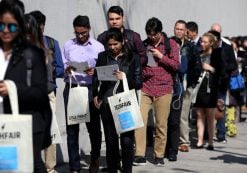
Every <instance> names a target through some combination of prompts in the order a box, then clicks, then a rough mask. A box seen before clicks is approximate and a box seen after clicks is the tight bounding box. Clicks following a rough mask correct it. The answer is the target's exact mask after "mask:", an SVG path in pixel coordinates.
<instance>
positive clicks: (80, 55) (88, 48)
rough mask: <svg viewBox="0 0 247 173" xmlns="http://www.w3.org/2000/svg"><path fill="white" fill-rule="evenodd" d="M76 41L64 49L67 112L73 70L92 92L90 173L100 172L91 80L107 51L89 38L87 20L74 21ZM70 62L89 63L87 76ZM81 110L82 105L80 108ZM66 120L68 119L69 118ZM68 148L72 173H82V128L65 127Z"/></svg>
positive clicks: (87, 124)
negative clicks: (80, 136)
mask: <svg viewBox="0 0 247 173" xmlns="http://www.w3.org/2000/svg"><path fill="white" fill-rule="evenodd" d="M73 27H74V33H75V38H73V39H71V40H69V41H67V42H66V43H65V45H64V49H63V63H64V68H65V73H66V75H65V76H66V77H65V79H64V81H65V83H66V85H65V89H64V103H65V110H66V111H65V112H67V104H68V95H69V75H70V74H71V70H73V71H74V72H75V77H76V80H77V81H78V82H79V84H80V86H86V87H88V92H89V107H90V108H89V109H90V122H89V123H86V126H87V130H88V132H89V138H90V142H91V163H90V166H89V173H96V172H98V171H99V157H100V149H101V138H102V137H101V136H102V135H101V129H100V127H101V125H100V116H99V112H98V109H97V108H96V107H95V106H94V104H93V96H92V76H93V74H94V70H95V69H94V67H95V64H96V59H97V58H98V54H99V53H100V52H102V51H104V46H103V45H102V44H101V43H100V42H98V41H97V40H95V39H93V38H91V37H90V29H91V26H90V22H89V18H88V17H87V16H80V15H78V16H77V17H76V18H75V19H74V21H73ZM70 62H78V63H79V62H88V65H89V68H88V69H87V70H85V71H84V73H81V72H78V71H76V68H75V67H73V66H71V64H70ZM76 85H77V83H76V82H75V80H72V87H74V86H76ZM78 106H79V105H78ZM66 116H67V115H66ZM66 129H67V144H68V153H69V167H70V171H71V173H79V172H80V155H79V144H78V136H79V124H75V125H66Z"/></svg>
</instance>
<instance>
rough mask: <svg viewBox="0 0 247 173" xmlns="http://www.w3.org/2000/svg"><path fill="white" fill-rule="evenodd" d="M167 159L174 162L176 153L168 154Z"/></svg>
mask: <svg viewBox="0 0 247 173" xmlns="http://www.w3.org/2000/svg"><path fill="white" fill-rule="evenodd" d="M168 160H169V161H170V162H175V161H177V155H176V154H170V155H169V156H168Z"/></svg>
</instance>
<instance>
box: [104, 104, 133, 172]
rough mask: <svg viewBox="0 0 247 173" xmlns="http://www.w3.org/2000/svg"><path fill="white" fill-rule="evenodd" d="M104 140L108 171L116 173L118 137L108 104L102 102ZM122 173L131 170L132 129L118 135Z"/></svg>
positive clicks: (118, 154)
mask: <svg viewBox="0 0 247 173" xmlns="http://www.w3.org/2000/svg"><path fill="white" fill-rule="evenodd" d="M100 113H101V119H102V122H103V127H104V132H105V141H106V161H107V167H108V172H109V173H117V170H118V168H119V166H120V160H121V158H120V152H119V138H118V134H117V132H116V128H115V125H114V121H113V117H112V114H111V110H110V107H109V104H107V103H102V105H101V107H100ZM120 144H121V149H122V152H121V156H122V169H123V173H131V172H132V163H133V158H134V131H129V132H125V133H122V134H121V135H120Z"/></svg>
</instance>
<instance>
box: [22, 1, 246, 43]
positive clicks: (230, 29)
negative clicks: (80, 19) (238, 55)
mask: <svg viewBox="0 0 247 173" xmlns="http://www.w3.org/2000/svg"><path fill="white" fill-rule="evenodd" d="M23 2H24V3H25V5H26V12H29V11H32V10H34V9H39V10H41V11H43V12H44V13H45V14H46V15H47V24H46V30H45V32H46V33H47V34H49V35H51V36H53V37H55V38H57V39H58V40H59V41H60V43H61V44H62V45H63V43H64V42H65V41H66V40H68V39H69V38H71V37H73V28H72V21H73V19H74V17H75V16H76V15H78V14H81V15H88V16H89V18H90V19H91V25H92V34H93V36H97V35H98V34H99V33H101V32H102V31H104V30H105V29H106V28H107V24H106V17H105V12H106V11H107V10H108V8H109V7H110V6H111V5H120V6H122V7H123V8H124V10H125V14H126V26H127V27H129V28H131V29H133V30H135V31H137V32H139V33H140V34H141V36H142V38H143V39H144V38H145V31H144V27H145V23H146V21H147V20H148V19H149V18H150V17H153V16H155V17H158V18H159V19H161V20H162V22H163V26H164V31H165V32H167V33H168V35H170V36H171V35H172V34H173V25H174V23H175V21H176V20H178V19H184V20H186V21H190V20H193V21H196V22H197V23H198V25H199V33H200V34H203V33H204V32H205V31H208V30H209V28H210V26H211V24H212V23H215V22H219V23H221V24H222V26H223V35H226V36H236V35H247V30H246V28H247V23H246V22H243V21H245V20H246V19H244V18H245V17H246V16H247V10H246V8H247V1H246V0H235V1H234V0H46V1H45V0H23Z"/></svg>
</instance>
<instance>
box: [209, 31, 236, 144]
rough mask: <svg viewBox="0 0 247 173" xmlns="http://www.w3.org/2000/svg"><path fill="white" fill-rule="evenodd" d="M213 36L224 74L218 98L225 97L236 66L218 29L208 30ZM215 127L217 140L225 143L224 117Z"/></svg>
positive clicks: (230, 48) (231, 51)
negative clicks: (219, 52) (219, 53)
mask: <svg viewBox="0 0 247 173" xmlns="http://www.w3.org/2000/svg"><path fill="white" fill-rule="evenodd" d="M209 32H210V33H212V34H213V35H215V37H216V38H217V40H218V42H217V47H218V48H219V49H221V58H222V60H223V62H224V64H225V65H223V66H224V68H225V69H224V70H225V73H224V76H222V77H221V79H220V81H219V82H220V86H221V87H220V89H219V96H218V98H219V99H223V100H225V99H226V93H227V90H228V86H229V82H230V77H231V74H232V72H234V71H236V70H237V68H238V66H237V61H236V58H235V54H234V50H233V48H232V46H231V45H229V44H227V43H226V42H224V41H223V40H222V39H221V34H220V32H218V31H215V30H211V31H209ZM216 127H217V134H216V136H217V139H218V142H222V143H226V127H225V118H222V119H219V120H218V121H217V124H216Z"/></svg>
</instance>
